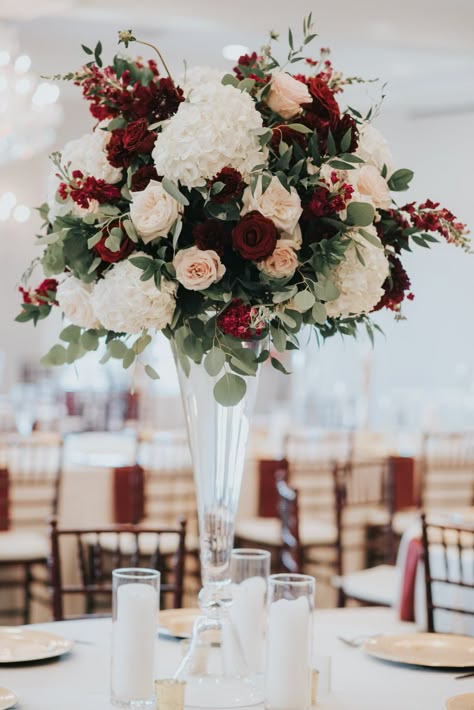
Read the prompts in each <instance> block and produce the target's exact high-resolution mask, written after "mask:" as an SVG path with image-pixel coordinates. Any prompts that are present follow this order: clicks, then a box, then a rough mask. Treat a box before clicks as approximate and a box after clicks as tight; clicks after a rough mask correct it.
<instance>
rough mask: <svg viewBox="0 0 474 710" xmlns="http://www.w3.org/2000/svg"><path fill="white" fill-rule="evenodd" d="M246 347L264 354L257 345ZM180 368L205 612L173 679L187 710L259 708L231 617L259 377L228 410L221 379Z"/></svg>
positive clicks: (259, 696)
mask: <svg viewBox="0 0 474 710" xmlns="http://www.w3.org/2000/svg"><path fill="white" fill-rule="evenodd" d="M244 345H245V347H249V348H253V349H255V350H256V351H258V350H260V349H261V344H260V343H259V342H248V343H245V344H244ZM175 361H176V366H177V370H178V377H179V383H180V387H181V396H182V400H183V406H184V412H185V417H186V425H187V429H188V437H189V444H190V448H191V455H192V461H193V469H194V480H195V486H196V499H197V507H198V517H199V535H200V558H201V576H202V583H203V587H202V589H201V591H200V593H199V597H198V599H199V606H200V609H201V612H202V613H201V616H199V617H198V619H197V621H196V622H195V625H194V629H193V635H192V638H191V641H190V644H189V649H188V652H187V654H186V655H185V657H184V658H183V661H182V663H181V666H180V667H179V669H178V671H177V673H176V677H177V678H179V679H180V680H186V707H196V708H234V707H245V706H249V705H257V704H259V703H261V702H262V699H263V695H262V692H261V690H260V688H259V687H258V680H257V679H256V678H252V677H251V676H250V675H249V672H248V669H247V667H246V664H245V661H244V657H243V653H242V649H241V647H240V642H239V640H238V634H237V633H236V631H235V629H234V628H233V626H232V622H231V620H230V616H229V613H228V610H229V606H230V605H231V604H232V593H231V576H230V558H231V551H232V547H233V541H234V526H235V516H236V512H237V505H238V501H239V495H240V488H241V483H242V476H243V471H244V464H245V456H246V447H247V440H248V436H249V432H250V418H251V414H252V411H253V407H254V404H255V399H256V394H257V385H258V374H257V376H255V377H250V376H249V377H245V381H246V385H247V390H246V394H245V396H244V398H243V399H242V400H241V401H240V402H239V403H238V404H236V405H234V406H230V407H224V406H222V405H221V404H218V402H216V400H215V398H214V393H213V390H214V385H215V384H216V382H217V381H218V380H219V377H220V375H219V376H217V377H211V376H210V375H209V374H208V373H207V372H206V370H205V369H204V366H203V365H202V364H201V365H197V364H195V363H194V362H190V372H189V373H188V374H187V373H185V372H184V371H183V369H182V366H181V364H180V362H179V359H178V357H177V356H176V353H175ZM209 632H212V633H209ZM209 638H211V639H212V643H211V644H210V645H209V642H208V640H209Z"/></svg>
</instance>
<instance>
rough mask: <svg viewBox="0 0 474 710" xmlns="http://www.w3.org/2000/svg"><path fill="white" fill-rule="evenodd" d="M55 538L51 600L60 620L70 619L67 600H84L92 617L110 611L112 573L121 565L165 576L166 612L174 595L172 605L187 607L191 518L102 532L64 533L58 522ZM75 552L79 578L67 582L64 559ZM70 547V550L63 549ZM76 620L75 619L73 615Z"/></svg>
mask: <svg viewBox="0 0 474 710" xmlns="http://www.w3.org/2000/svg"><path fill="white" fill-rule="evenodd" d="M50 535H51V557H50V577H51V600H52V611H53V616H54V619H55V621H59V620H62V619H64V618H65V606H66V605H65V598H66V597H69V596H72V595H75V596H76V597H77V596H80V597H82V600H83V602H84V608H85V612H86V615H90V614H94V613H95V612H96V611H97V610H98V609H99V608H100V609H104V599H105V600H106V603H107V605H106V607H105V608H106V609H107V610H108V611H110V606H111V604H110V601H111V593H112V584H111V575H112V570H114V569H118V568H121V567H147V568H149V569H156V570H159V572H160V574H161V583H160V597H161V604H160V606H161V608H163V607H165V606H166V599H167V598H169V597H171V600H172V606H173V607H174V608H179V607H181V606H182V598H183V581H184V563H185V553H186V548H185V539H186V520H185V519H184V518H181V519H180V520H179V521H178V525H177V526H176V525H175V526H174V527H161V528H160V527H155V526H145V525H133V524H122V525H111V526H106V527H101V528H83V529H74V530H72V529H60V528H58V525H57V521H56V519H53V520H52V521H51V524H50ZM71 540H72V544H73V548H75V554H76V561H77V566H78V577H79V580H78V582H77V583H75V584H69V583H66V582H65V581H64V579H63V562H64V560H63V556H64V557H65V555H64V551H65V550H67V553H68V556H69V555H70V554H71V545H70V544H69V545H67V541H71ZM63 543H64V548H63ZM69 618H70V617H69Z"/></svg>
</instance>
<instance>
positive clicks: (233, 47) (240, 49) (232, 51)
mask: <svg viewBox="0 0 474 710" xmlns="http://www.w3.org/2000/svg"><path fill="white" fill-rule="evenodd" d="M249 52H250V49H249V48H248V47H246V46H245V45H244V44H226V46H225V47H224V48H223V50H222V56H223V57H224V59H229V61H231V62H236V61H237V59H238V58H239V57H241V56H242V54H248V53H249Z"/></svg>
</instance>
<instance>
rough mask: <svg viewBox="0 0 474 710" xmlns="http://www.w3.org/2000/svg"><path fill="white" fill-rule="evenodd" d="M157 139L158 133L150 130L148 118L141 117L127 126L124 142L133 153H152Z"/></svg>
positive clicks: (125, 146) (124, 145) (126, 147)
mask: <svg viewBox="0 0 474 710" xmlns="http://www.w3.org/2000/svg"><path fill="white" fill-rule="evenodd" d="M155 140H156V133H154V132H153V131H149V130H148V121H147V120H146V118H139V119H137V120H136V121H131V123H129V124H128V125H127V126H126V128H125V132H124V134H123V139H122V142H123V147H124V148H125V149H126V150H128V151H130V152H131V153H151V151H152V150H153V147H154V145H155Z"/></svg>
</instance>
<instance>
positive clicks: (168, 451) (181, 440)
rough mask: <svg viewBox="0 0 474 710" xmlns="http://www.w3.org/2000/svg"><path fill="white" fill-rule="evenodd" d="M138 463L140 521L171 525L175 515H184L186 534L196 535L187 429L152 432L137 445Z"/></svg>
mask: <svg viewBox="0 0 474 710" xmlns="http://www.w3.org/2000/svg"><path fill="white" fill-rule="evenodd" d="M140 464H141V466H142V468H143V469H144V472H145V473H144V476H145V480H144V496H145V517H144V519H143V521H144V522H145V521H146V522H147V523H150V524H151V523H153V524H159V525H172V524H173V523H174V521H175V520H176V518H177V517H178V516H184V517H185V518H186V519H187V521H188V522H187V526H188V527H187V531H188V535H189V534H192V535H197V504H196V494H195V486H194V478H193V469H192V464H191V455H190V452H189V445H188V439H187V435H186V432H185V431H163V432H157V433H155V435H154V436H153V438H152V439H151V440H150V441H146V442H143V443H142V444H141V446H140Z"/></svg>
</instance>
